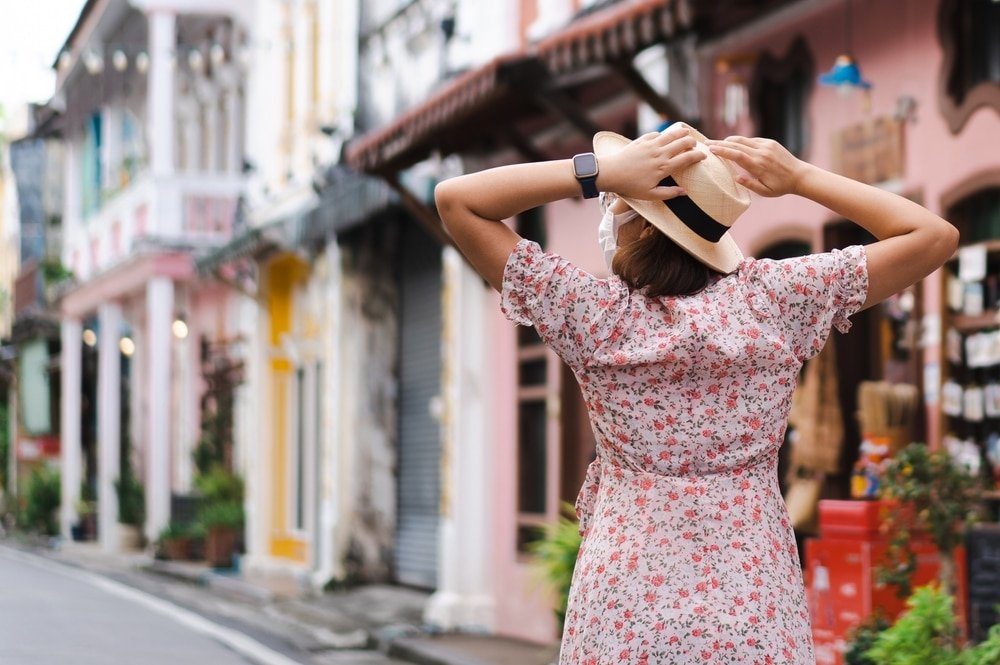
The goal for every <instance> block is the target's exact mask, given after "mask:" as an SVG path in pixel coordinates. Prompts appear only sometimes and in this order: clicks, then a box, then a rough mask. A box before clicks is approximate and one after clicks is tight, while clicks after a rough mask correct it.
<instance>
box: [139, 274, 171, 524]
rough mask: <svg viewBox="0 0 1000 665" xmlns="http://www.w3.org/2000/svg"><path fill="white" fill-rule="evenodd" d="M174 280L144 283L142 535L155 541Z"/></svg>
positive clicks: (166, 428) (166, 450) (166, 461)
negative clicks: (145, 402) (145, 408)
mask: <svg viewBox="0 0 1000 665" xmlns="http://www.w3.org/2000/svg"><path fill="white" fill-rule="evenodd" d="M173 310H174V283H173V282H172V281H171V280H170V279H169V278H167V277H154V278H153V279H152V280H150V281H149V283H148V284H147V285H146V344H147V349H148V356H147V359H148V363H147V379H148V381H149V383H148V387H149V390H148V392H147V397H148V400H149V401H148V413H147V420H146V424H147V427H148V428H149V429H148V430H147V437H146V441H147V445H148V448H147V451H146V452H147V454H146V464H147V467H146V525H145V526H146V537H147V538H149V539H150V540H155V539H156V537H157V536H158V535H159V533H160V530H161V529H163V527H165V526H167V523H168V522H169V521H170V404H171V402H172V400H171V396H170V392H171V391H170V360H171V342H170V339H171V331H170V326H171V323H172V319H173Z"/></svg>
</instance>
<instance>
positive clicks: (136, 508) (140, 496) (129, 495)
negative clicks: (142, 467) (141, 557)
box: [115, 464, 146, 550]
mask: <svg viewBox="0 0 1000 665" xmlns="http://www.w3.org/2000/svg"><path fill="white" fill-rule="evenodd" d="M115 492H116V493H117V494H118V533H119V538H120V543H121V547H122V549H125V550H130V549H131V550H134V549H138V548H139V547H140V546H141V545H142V532H141V527H142V524H143V522H144V521H145V519H146V494H145V491H144V490H143V487H142V483H140V482H139V479H138V478H136V477H135V473H134V472H133V471H132V466H131V465H130V464H125V465H123V468H122V475H121V477H119V478H118V480H116V481H115Z"/></svg>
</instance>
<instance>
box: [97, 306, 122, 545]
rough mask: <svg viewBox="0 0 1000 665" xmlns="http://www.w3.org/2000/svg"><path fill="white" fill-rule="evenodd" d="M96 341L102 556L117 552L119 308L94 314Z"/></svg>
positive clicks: (120, 310)
mask: <svg viewBox="0 0 1000 665" xmlns="http://www.w3.org/2000/svg"><path fill="white" fill-rule="evenodd" d="M97 316H98V328H99V340H98V344H99V346H98V361H97V441H98V451H97V458H98V463H97V467H98V469H97V475H98V489H97V500H98V513H97V524H98V529H97V538H98V540H99V541H100V543H101V547H102V548H103V549H104V550H105V551H106V552H115V551H117V550H118V495H117V493H116V492H115V481H116V480H118V470H119V464H120V463H121V383H122V359H121V351H120V350H119V348H118V341H119V339H120V338H121V329H122V308H121V305H119V304H118V303H114V302H109V303H104V304H102V305H101V306H100V308H99V309H98V311H97Z"/></svg>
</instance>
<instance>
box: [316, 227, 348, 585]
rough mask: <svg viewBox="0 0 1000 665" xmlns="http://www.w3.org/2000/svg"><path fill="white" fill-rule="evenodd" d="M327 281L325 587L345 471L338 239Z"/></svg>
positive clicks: (319, 554)
mask: <svg viewBox="0 0 1000 665" xmlns="http://www.w3.org/2000/svg"><path fill="white" fill-rule="evenodd" d="M325 258H326V267H327V270H326V274H327V281H326V283H325V284H324V285H323V289H324V292H325V298H324V300H325V301H326V302H325V305H326V316H325V317H324V321H325V326H324V328H325V329H326V330H327V331H328V334H326V335H324V339H323V346H324V349H323V356H324V359H325V362H324V363H323V374H322V375H321V376H318V377H316V380H317V381H322V382H323V383H322V386H323V389H322V395H323V403H322V404H321V405H320V406H319V408H320V409H322V413H323V414H324V418H323V431H322V432H320V441H319V445H320V448H319V459H318V460H317V462H318V464H319V469H320V473H319V487H318V488H317V491H318V492H319V516H318V519H317V524H318V525H317V530H318V532H317V534H316V539H315V543H316V562H317V565H316V571H315V572H314V573H313V585H314V586H315V587H316V588H318V589H321V588H323V587H324V586H325V585H326V583H327V582H329V581H330V580H331V579H332V578H333V577H334V576H335V575H336V574H337V572H338V571H337V562H336V552H337V549H338V548H337V543H336V540H335V537H334V536H335V534H336V532H337V517H338V512H339V511H340V501H339V500H338V499H339V494H338V486H339V483H338V477H339V476H340V472H341V465H340V451H341V446H342V445H344V444H343V441H342V439H341V437H340V436H339V434H340V433H341V431H342V430H341V428H339V427H337V426H336V423H337V422H338V421H339V417H338V416H339V413H338V408H339V406H340V376H341V362H340V360H341V349H342V338H341V334H340V331H341V289H342V282H343V273H342V265H343V263H342V261H341V255H340V246H339V245H338V244H337V241H336V240H333V241H331V242H330V243H329V244H328V245H327V246H326V257H325Z"/></svg>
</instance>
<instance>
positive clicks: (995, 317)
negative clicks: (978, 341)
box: [951, 309, 1000, 333]
mask: <svg viewBox="0 0 1000 665" xmlns="http://www.w3.org/2000/svg"><path fill="white" fill-rule="evenodd" d="M951 327H952V328H954V329H955V330H957V331H959V332H961V333H970V332H978V331H980V330H986V329H989V328H1000V311H998V310H995V309H991V310H988V311H985V312H983V313H982V314H979V315H977V316H968V315H966V314H952V316H951Z"/></svg>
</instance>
